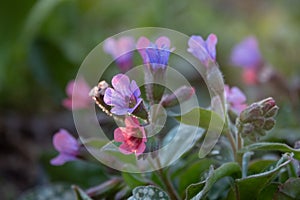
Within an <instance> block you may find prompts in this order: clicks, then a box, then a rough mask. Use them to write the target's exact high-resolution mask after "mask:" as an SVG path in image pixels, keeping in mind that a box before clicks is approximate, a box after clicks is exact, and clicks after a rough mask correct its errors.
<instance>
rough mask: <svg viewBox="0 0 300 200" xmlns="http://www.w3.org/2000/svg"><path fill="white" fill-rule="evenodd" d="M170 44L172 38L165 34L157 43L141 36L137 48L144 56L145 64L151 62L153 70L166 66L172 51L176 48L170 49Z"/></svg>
mask: <svg viewBox="0 0 300 200" xmlns="http://www.w3.org/2000/svg"><path fill="white" fill-rule="evenodd" d="M170 44H171V42H170V39H169V38H168V37H165V36H162V37H159V38H158V39H157V40H156V41H155V44H153V43H151V42H150V40H149V39H148V38H146V37H140V38H139V40H138V42H137V45H136V48H137V49H138V51H139V53H140V55H141V56H142V58H143V62H144V64H150V65H151V68H152V70H157V69H159V68H162V69H165V68H166V66H167V64H168V61H169V56H170V52H171V51H173V50H174V49H173V48H172V49H170Z"/></svg>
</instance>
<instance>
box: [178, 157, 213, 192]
mask: <svg viewBox="0 0 300 200" xmlns="http://www.w3.org/2000/svg"><path fill="white" fill-rule="evenodd" d="M213 163H214V160H212V159H201V160H199V161H197V162H195V163H193V164H191V165H189V166H186V167H185V168H184V170H181V173H180V174H179V175H178V191H179V193H180V194H181V193H182V192H184V191H185V189H186V188H187V187H188V186H189V185H190V184H192V183H197V182H199V181H201V177H202V176H203V174H204V172H205V171H207V170H208V169H209V167H210V166H211V165H212V164H213Z"/></svg>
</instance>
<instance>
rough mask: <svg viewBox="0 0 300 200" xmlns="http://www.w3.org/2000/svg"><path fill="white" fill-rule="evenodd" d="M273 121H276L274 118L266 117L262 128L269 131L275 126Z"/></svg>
mask: <svg viewBox="0 0 300 200" xmlns="http://www.w3.org/2000/svg"><path fill="white" fill-rule="evenodd" d="M275 123H276V120H275V119H272V118H268V119H267V120H266V121H265V124H264V127H263V129H264V130H267V131H269V130H271V129H272V128H273V127H274V126H275Z"/></svg>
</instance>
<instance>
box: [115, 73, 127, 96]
mask: <svg viewBox="0 0 300 200" xmlns="http://www.w3.org/2000/svg"><path fill="white" fill-rule="evenodd" d="M111 83H112V85H113V87H114V89H115V91H117V92H119V93H120V94H122V95H123V97H125V96H127V97H130V96H131V91H130V80H129V78H128V76H126V75H124V74H117V75H115V76H114V77H113V79H112V81H111Z"/></svg>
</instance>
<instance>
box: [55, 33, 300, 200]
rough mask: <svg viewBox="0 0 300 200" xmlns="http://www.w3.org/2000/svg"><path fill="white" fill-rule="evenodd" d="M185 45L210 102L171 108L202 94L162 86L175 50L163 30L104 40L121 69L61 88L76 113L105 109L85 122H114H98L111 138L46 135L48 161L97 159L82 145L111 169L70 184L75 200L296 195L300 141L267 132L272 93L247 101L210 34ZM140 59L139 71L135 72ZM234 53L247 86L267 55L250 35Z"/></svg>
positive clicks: (233, 199)
mask: <svg viewBox="0 0 300 200" xmlns="http://www.w3.org/2000/svg"><path fill="white" fill-rule="evenodd" d="M186 45H187V47H188V48H185V51H186V52H188V53H189V54H190V56H191V57H192V58H193V59H195V60H196V62H198V64H199V65H201V66H202V69H201V70H202V72H203V74H202V76H203V77H202V78H203V80H204V82H205V83H206V85H207V87H208V90H209V93H210V106H208V107H200V106H194V104H193V106H190V107H189V109H185V110H180V109H178V108H179V107H180V106H183V105H191V104H192V103H191V102H193V101H194V100H195V99H196V100H197V101H201V99H199V100H198V97H199V96H197V94H198V93H200V92H201V91H197V89H195V88H198V87H194V86H193V85H188V84H187V85H180V86H179V87H177V88H175V89H174V90H170V89H169V88H168V87H167V82H168V73H169V70H170V69H171V67H170V66H169V61H170V60H171V59H172V58H173V57H172V56H173V54H176V48H178V47H176V46H173V43H172V41H171V40H170V39H169V38H168V37H166V36H161V37H158V38H156V40H153V41H150V40H149V39H148V38H146V37H140V38H138V40H137V42H136V43H135V42H134V39H133V37H128V36H126V37H121V38H119V39H112V38H110V39H108V40H106V42H105V45H104V51H105V52H106V53H108V54H110V55H112V56H113V58H114V59H115V60H116V62H115V64H116V65H117V66H118V68H119V69H120V71H121V72H122V73H118V74H117V73H116V74H114V75H113V77H112V79H111V80H100V82H99V83H95V85H96V86H95V87H93V88H90V86H89V85H88V84H87V83H86V82H85V80H88V77H79V79H78V80H77V81H75V82H72V83H70V84H69V85H68V88H67V93H68V95H69V98H68V99H66V100H65V101H64V105H65V106H66V107H67V108H70V109H73V110H83V109H84V108H88V107H92V108H94V104H95V105H97V107H96V112H97V113H100V112H103V113H105V115H106V116H104V114H100V115H101V117H100V118H99V122H93V121H89V120H86V121H88V123H90V124H92V123H97V124H98V125H99V124H100V125H102V126H105V125H104V124H105V123H108V122H113V125H111V126H110V128H109V130H108V129H105V130H108V131H107V133H106V136H107V138H108V140H109V142H104V140H99V139H95V138H97V133H95V135H96V136H95V137H93V138H91V139H89V140H88V139H87V138H86V137H82V138H81V140H76V139H75V138H73V136H71V135H70V133H68V131H67V130H64V129H61V130H60V131H59V132H58V133H56V134H55V136H54V138H53V143H54V147H55V148H56V150H58V151H59V155H58V156H57V157H56V158H54V159H53V160H52V161H51V163H52V164H53V165H62V164H64V163H65V162H69V161H74V162H80V160H82V161H84V162H88V161H91V162H95V159H94V158H92V157H91V156H89V154H87V153H86V149H87V150H88V151H89V152H93V155H95V154H97V155H99V157H97V156H96V159H98V160H105V161H106V162H104V164H105V165H108V167H107V168H105V167H103V166H104V165H102V164H101V163H98V164H99V165H102V168H103V170H105V171H106V173H107V174H108V175H107V180H106V181H104V182H102V183H99V185H98V186H95V187H92V188H87V189H85V190H83V189H81V188H79V187H78V186H73V189H74V191H75V193H76V196H77V199H86V200H88V199H131V200H138V199H210V200H212V199H228V200H246V199H264V200H265V199H300V192H299V191H300V190H299V188H300V179H299V171H300V170H299V160H300V150H299V149H298V148H299V145H298V146H295V148H293V147H291V146H288V145H287V144H285V143H276V142H270V141H268V140H266V139H265V138H266V137H267V136H268V134H269V133H270V131H272V129H273V127H274V126H275V124H276V115H277V113H278V111H279V107H278V106H277V105H276V102H275V100H274V98H272V97H267V96H266V97H265V98H264V99H262V100H260V101H257V102H254V103H252V104H247V98H246V95H245V94H244V93H243V92H242V90H240V89H239V88H238V87H235V86H233V87H231V86H228V85H226V84H224V80H223V75H222V72H221V71H220V67H219V65H218V64H217V61H216V59H217V56H216V45H217V36H216V35H214V34H210V35H209V36H208V37H207V39H206V40H205V39H203V38H202V37H201V36H191V37H190V38H189V40H188V41H186ZM132 48H136V50H137V51H132ZM138 56H140V58H141V59H140V60H139V61H140V63H139V64H142V70H140V71H138V73H134V74H135V75H134V76H132V74H130V71H131V70H134V69H135V67H133V63H135V62H137V60H138V59H134V58H136V57H138ZM232 60H233V62H234V63H235V64H236V65H240V66H242V67H243V69H244V72H243V77H246V78H245V81H246V83H251V84H254V83H257V82H258V81H259V78H258V76H259V75H258V74H257V73H259V72H260V71H262V69H263V67H264V62H263V61H262V56H261V54H260V52H259V50H258V44H257V42H256V40H255V38H252V37H251V38H248V39H247V40H245V41H244V42H243V43H241V44H239V45H238V46H237V47H236V48H235V49H234V51H233V54H232ZM183 67H184V66H183ZM141 77H142V78H141ZM141 79H143V80H144V82H143V83H140V80H141ZM76 84H77V86H76ZM75 87H77V89H75ZM78 88H81V89H78ZM92 100H93V101H92ZM183 107H184V106H183ZM187 107H188V106H187ZM185 108H186V107H185ZM179 110H180V111H179ZM103 116H104V117H103ZM87 118H88V117H84V118H83V119H87ZM87 126H89V125H87ZM112 127H113V128H112ZM79 131H80V130H79ZM79 135H80V136H81V134H79ZM294 142H295V141H294ZM116 166H117V167H116ZM109 167H112V168H115V169H117V170H119V171H113V170H111V169H110V168H109ZM82 178H84V177H82Z"/></svg>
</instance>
